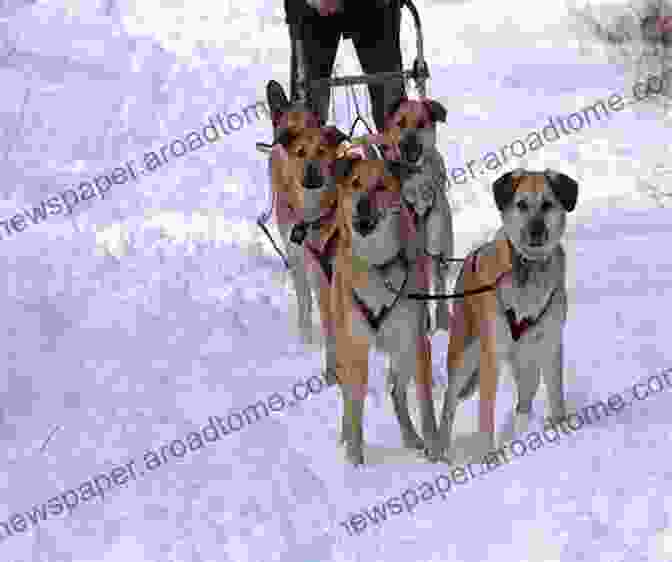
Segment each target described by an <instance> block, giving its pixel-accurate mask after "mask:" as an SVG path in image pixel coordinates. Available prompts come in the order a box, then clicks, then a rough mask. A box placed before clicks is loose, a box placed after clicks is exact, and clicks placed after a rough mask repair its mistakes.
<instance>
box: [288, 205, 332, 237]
mask: <svg viewBox="0 0 672 562" xmlns="http://www.w3.org/2000/svg"><path fill="white" fill-rule="evenodd" d="M335 212H336V204H334V205H332V206H331V207H330V208H329V210H328V211H327V212H326V213H325V214H324V215H320V216H319V217H317V218H316V219H315V220H312V221H305V220H304V221H299V222H297V223H296V224H295V225H294V226H293V227H292V233H291V235H290V237H289V239H290V240H291V241H292V242H294V244H296V245H298V246H300V245H301V244H303V241H304V240H305V239H306V235H307V234H308V229H310V230H317V229H319V228H320V226H321V225H322V221H324V220H327V219H328V218H331V217H333V216H334V213H335Z"/></svg>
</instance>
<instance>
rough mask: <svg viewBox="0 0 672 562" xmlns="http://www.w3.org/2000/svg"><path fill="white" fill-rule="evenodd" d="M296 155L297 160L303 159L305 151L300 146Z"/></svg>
mask: <svg viewBox="0 0 672 562" xmlns="http://www.w3.org/2000/svg"><path fill="white" fill-rule="evenodd" d="M296 155H297V156H298V157H299V158H303V157H304V156H305V155H306V150H305V149H304V148H303V147H302V146H300V147H299V148H298V149H297V151H296Z"/></svg>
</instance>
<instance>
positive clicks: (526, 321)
mask: <svg viewBox="0 0 672 562" xmlns="http://www.w3.org/2000/svg"><path fill="white" fill-rule="evenodd" d="M557 290H558V288H557V287H556V288H555V289H553V291H551V294H550V296H549V297H548V300H547V301H546V305H545V306H544V308H543V309H542V311H541V312H540V313H539V315H538V316H537V317H536V318H534V319H532V318H530V317H529V316H525V317H524V318H523V319H522V320H521V321H520V322H517V321H516V311H515V310H513V308H510V307H509V308H507V309H506V320H507V322H508V323H509V328H510V330H511V337H512V338H513V341H518V340H519V339H520V338H521V336H522V335H523V334H524V333H525V332H527V330H528V329H529V328H532V327H533V326H536V325H537V324H538V323H539V320H541V318H542V316H543V315H544V314H546V312H547V311H548V308H549V307H550V306H551V301H552V300H553V296H554V295H555V292H556V291H557Z"/></svg>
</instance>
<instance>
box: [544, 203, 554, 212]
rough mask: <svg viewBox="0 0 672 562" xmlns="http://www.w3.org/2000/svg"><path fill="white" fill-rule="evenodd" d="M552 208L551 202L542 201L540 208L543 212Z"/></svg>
mask: <svg viewBox="0 0 672 562" xmlns="http://www.w3.org/2000/svg"><path fill="white" fill-rule="evenodd" d="M552 208H553V203H551V202H550V201H544V202H543V203H542V205H541V210H542V211H543V212H544V213H546V212H548V211H550V210H551V209H552Z"/></svg>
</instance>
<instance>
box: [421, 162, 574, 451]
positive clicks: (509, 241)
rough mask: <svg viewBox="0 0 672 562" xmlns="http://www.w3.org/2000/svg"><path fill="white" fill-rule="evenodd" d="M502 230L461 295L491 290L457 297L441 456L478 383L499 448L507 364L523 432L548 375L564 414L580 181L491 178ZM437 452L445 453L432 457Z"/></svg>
mask: <svg viewBox="0 0 672 562" xmlns="http://www.w3.org/2000/svg"><path fill="white" fill-rule="evenodd" d="M493 195H494V199H495V203H496V205H497V208H498V210H499V212H500V214H501V217H502V223H503V226H502V228H501V229H500V231H499V232H498V234H497V236H496V237H495V239H494V240H492V241H491V242H488V243H487V244H485V245H484V246H482V247H481V248H478V249H477V250H476V251H474V252H473V253H472V254H470V255H469V257H468V258H467V259H466V260H465V263H464V266H463V268H462V271H461V272H460V275H459V277H458V279H457V283H456V285H455V290H456V292H457V293H463V292H464V293H468V292H470V291H476V290H478V289H481V288H487V287H491V288H492V290H489V291H487V292H482V293H480V294H473V295H468V296H466V297H465V298H464V299H460V300H457V301H456V306H455V314H454V317H453V321H454V323H453V326H452V330H451V335H450V344H449V347H448V362H447V368H448V388H447V389H446V392H445V396H444V403H443V409H442V413H441V438H440V439H439V441H440V442H441V448H442V450H441V454H443V452H444V451H445V452H446V453H447V454H446V456H445V457H446V458H447V459H448V460H450V459H451V458H452V457H451V456H450V444H451V434H452V426H453V421H454V416H455V411H456V408H457V405H458V404H459V402H460V401H462V400H465V399H467V398H469V397H470V396H471V395H473V394H474V392H475V390H476V388H477V387H479V386H480V404H479V431H480V435H481V438H482V441H484V443H482V444H484V445H486V446H487V447H494V444H495V438H494V433H495V415H494V414H495V397H496V394H497V381H498V374H499V368H500V363H501V362H502V361H507V362H509V363H510V364H511V367H512V373H513V377H514V379H515V382H516V386H517V388H518V404H517V406H516V409H515V413H516V416H515V427H516V432H517V433H519V432H522V431H524V430H525V428H526V426H527V423H528V421H529V416H530V412H531V408H532V401H533V399H534V397H535V395H536V393H537V389H538V387H539V382H540V374H541V375H543V377H544V379H545V382H546V388H547V393H548V398H549V403H550V407H551V415H552V417H553V418H554V419H556V420H558V419H562V418H563V416H564V415H565V413H566V410H565V399H564V390H563V365H562V363H563V342H562V333H563V328H564V324H565V320H566V318H567V291H566V280H565V276H566V261H565V252H564V249H563V247H562V243H561V239H562V236H563V235H564V233H565V228H566V215H567V213H569V212H571V211H573V210H574V208H575V206H576V202H577V197H578V184H577V182H576V181H575V180H573V179H572V178H570V177H568V176H566V175H564V174H561V173H558V172H555V171H553V170H549V169H547V170H545V171H543V172H535V171H528V170H523V169H516V170H514V171H513V172H508V173H506V174H504V175H503V176H501V177H500V178H499V179H498V180H497V181H495V182H494V184H493ZM433 456H434V457H435V458H436V457H438V456H439V455H437V454H434V455H433Z"/></svg>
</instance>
